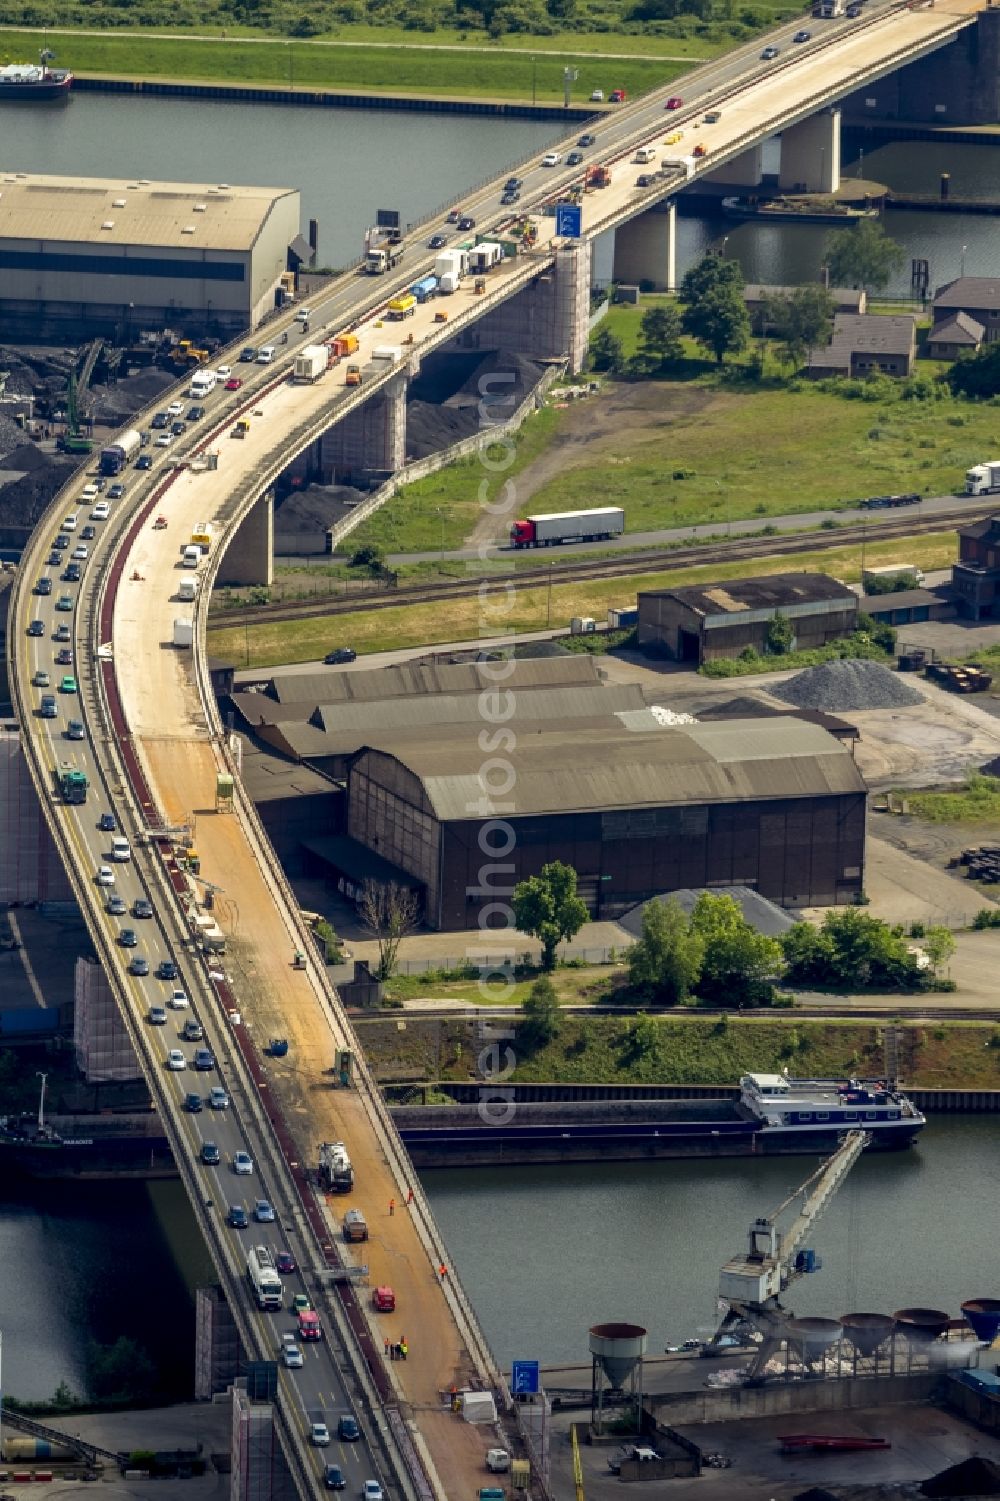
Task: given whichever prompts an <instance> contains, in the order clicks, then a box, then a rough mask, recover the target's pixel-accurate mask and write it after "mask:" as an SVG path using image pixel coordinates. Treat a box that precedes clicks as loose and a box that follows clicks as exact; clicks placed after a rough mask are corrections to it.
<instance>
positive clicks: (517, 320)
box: [444, 241, 591, 375]
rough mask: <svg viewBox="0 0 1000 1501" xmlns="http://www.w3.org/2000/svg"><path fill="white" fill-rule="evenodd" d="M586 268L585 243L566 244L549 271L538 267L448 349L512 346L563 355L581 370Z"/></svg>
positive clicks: (530, 353)
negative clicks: (521, 287) (521, 286)
mask: <svg viewBox="0 0 1000 1501" xmlns="http://www.w3.org/2000/svg"><path fill="white" fill-rule="evenodd" d="M590 267H591V247H590V245H589V243H586V242H584V241H580V242H571V243H570V244H568V245H564V246H563V247H562V249H560V250H558V251H557V252H556V260H555V265H554V267H553V268H552V270H551V271H549V270H544V271H540V272H539V274H538V276H537V277H535V279H534V280H533V281H531V282H529V283H528V285H527V286H526V287H525V288H524V290H523V291H521V292H518V293H517V295H516V296H515V297H511V298H509V299H508V300H507V301H506V302H504V303H501V304H500V306H499V307H496V308H493V309H491V310H490V312H488V313H485V314H484V315H483V317H482V318H480V319H478V320H477V322H476V323H474V324H473V325H472V327H471V328H466V329H463V330H462V332H461V333H460V334H457V335H456V337H455V339H454V340H453V341H452V342H451V343H450V344H449V346H448V347H449V349H452V350H459V349H511V350H516V351H517V353H518V354H523V355H525V356H526V357H527V358H528V359H542V360H555V359H566V360H568V362H569V367H570V370H571V371H572V372H573V374H574V375H577V374H579V372H580V371H581V370H582V369H583V366H584V361H585V360H586V355H587V336H588V327H587V325H588V318H589V314H590V281H591V275H590ZM444 306H447V303H445V304H444Z"/></svg>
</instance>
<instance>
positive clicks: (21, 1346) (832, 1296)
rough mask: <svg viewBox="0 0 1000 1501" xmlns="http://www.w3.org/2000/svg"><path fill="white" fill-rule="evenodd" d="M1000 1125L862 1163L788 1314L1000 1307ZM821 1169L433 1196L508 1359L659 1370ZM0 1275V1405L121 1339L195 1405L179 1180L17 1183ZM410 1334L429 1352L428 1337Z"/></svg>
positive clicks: (8, 1189) (946, 1124)
mask: <svg viewBox="0 0 1000 1501" xmlns="http://www.w3.org/2000/svg"><path fill="white" fill-rule="evenodd" d="M998 1125H1000V1122H998V1120H997V1117H995V1116H994V1117H990V1116H981V1117H968V1116H966V1117H952V1118H947V1117H940V1118H938V1119H937V1120H936V1121H934V1122H933V1123H932V1124H931V1125H930V1126H929V1127H928V1128H927V1130H926V1131H925V1132H924V1134H923V1138H922V1140H921V1142H920V1144H919V1146H918V1147H917V1148H916V1149H915V1150H914V1151H912V1152H907V1153H904V1154H899V1155H896V1154H887V1155H873V1156H867V1157H863V1158H862V1159H861V1161H860V1162H859V1163H858V1164H857V1165H856V1166H855V1168H854V1170H853V1172H852V1173H851V1175H850V1177H849V1178H848V1180H847V1182H846V1184H845V1185H844V1186H843V1187H842V1188H841V1190H840V1193H839V1194H838V1196H837V1198H836V1199H835V1200H834V1202H833V1204H832V1206H831V1207H830V1209H829V1210H828V1211H827V1213H826V1215H825V1217H824V1218H823V1219H822V1221H821V1222H820V1224H819V1226H818V1228H817V1230H816V1232H815V1234H814V1236H813V1237H812V1239H811V1242H810V1243H811V1244H812V1245H813V1246H814V1247H815V1248H816V1249H818V1250H819V1251H820V1253H821V1255H822V1257H823V1261H824V1265H823V1269H822V1271H821V1272H819V1273H818V1274H817V1275H815V1276H813V1277H807V1278H804V1279H803V1280H802V1281H801V1282H799V1283H798V1284H797V1285H796V1287H795V1288H794V1291H793V1295H792V1296H791V1297H790V1298H789V1300H788V1301H789V1303H790V1306H791V1307H793V1308H794V1309H795V1310H796V1311H797V1312H803V1313H821V1314H831V1315H837V1314H841V1313H850V1312H856V1311H859V1310H860V1311H864V1312H885V1313H892V1312H893V1311H894V1310H895V1309H897V1308H902V1307H905V1306H914V1305H920V1306H924V1307H932V1308H943V1309H945V1310H947V1311H948V1312H949V1313H951V1314H953V1315H955V1316H956V1317H957V1315H958V1311H959V1305H960V1304H961V1303H962V1302H963V1301H964V1300H965V1299H966V1298H972V1297H990V1298H994V1297H1000V1265H998V1263H997V1258H996V1244H997V1238H998V1230H1000V1213H998V1208H997V1206H998V1203H1000V1193H998V1189H1000V1165H998V1161H997V1128H998ZM815 1166H816V1161H815V1159H813V1158H808V1157H785V1158H769V1159H767V1160H746V1159H741V1160H738V1161H737V1160H724V1161H717V1162H695V1161H689V1162H661V1163H645V1164H622V1163H608V1164H606V1165H601V1164H593V1165H589V1166H585V1165H579V1164H574V1165H572V1166H568V1167H540V1168H513V1167H511V1168H487V1169H483V1170H482V1171H478V1170H461V1171H455V1172H448V1171H443V1170H436V1171H434V1172H429V1173H427V1174H425V1175H424V1176H423V1183H424V1186H425V1188H426V1190H427V1193H428V1195H429V1198H430V1201H431V1204H432V1206H433V1209H434V1212H435V1215H436V1216H437V1218H438V1221H439V1224H440V1226H441V1230H442V1232H443V1234H444V1237H445V1241H446V1243H447V1244H448V1246H449V1247H450V1254H451V1257H452V1261H453V1265H454V1269H455V1271H456V1273H457V1274H458V1275H459V1276H460V1277H461V1278H462V1281H463V1283H464V1285H465V1287H466V1289H467V1290H468V1292H469V1294H470V1296H471V1298H472V1301H473V1303H474V1305H475V1307H476V1309H477V1311H478V1313H479V1316H480V1318H481V1319H482V1323H483V1327H484V1329H485V1331H486V1334H487V1337H488V1338H489V1340H490V1342H491V1344H492V1346H493V1349H494V1350H495V1352H496V1354H497V1355H498V1356H499V1358H500V1359H501V1361H503V1363H504V1364H507V1363H508V1362H509V1361H510V1360H511V1359H513V1358H523V1359H536V1358H537V1359H541V1360H542V1361H544V1362H562V1361H582V1362H585V1361H586V1360H587V1358H588V1356H587V1329H588V1328H589V1326H590V1325H591V1324H594V1323H603V1322H606V1321H608V1320H618V1319H624V1320H627V1321H629V1322H632V1323H638V1324H643V1325H645V1326H646V1327H647V1328H648V1329H649V1331H650V1342H649V1348H650V1352H651V1353H655V1352H656V1351H658V1350H661V1349H662V1348H663V1346H664V1345H665V1344H667V1343H668V1342H670V1343H672V1342H677V1341H679V1340H681V1339H684V1338H687V1337H688V1336H689V1335H695V1334H704V1333H705V1332H707V1331H708V1330H709V1329H711V1328H712V1327H713V1318H714V1315H715V1306H716V1302H715V1300H716V1289H717V1281H718V1269H719V1268H720V1267H721V1266H722V1264H723V1262H725V1261H726V1260H728V1258H729V1257H730V1256H732V1255H734V1254H735V1253H736V1252H737V1251H739V1250H741V1249H742V1248H743V1245H744V1238H745V1235H746V1230H747V1226H748V1225H749V1223H750V1221H751V1219H752V1218H754V1217H755V1216H756V1215H758V1214H765V1213H768V1212H769V1211H771V1210H773V1209H774V1208H776V1207H777V1205H778V1204H779V1203H781V1201H782V1200H783V1199H784V1198H785V1197H786V1195H787V1194H788V1193H789V1192H790V1191H791V1190H792V1189H793V1188H795V1187H797V1186H798V1184H799V1183H801V1182H802V1181H803V1180H804V1179H805V1178H806V1177H808V1176H809V1174H810V1173H811V1172H812V1171H813V1169H814V1167H815ZM0 1266H3V1268H4V1276H3V1277H2V1278H0V1330H2V1332H3V1335H4V1371H3V1374H4V1387H5V1390H6V1391H7V1392H10V1393H13V1394H14V1395H16V1396H19V1397H44V1396H47V1395H49V1394H50V1393H51V1392H52V1391H54V1390H55V1388H56V1386H57V1385H58V1383H59V1382H60V1381H62V1380H65V1381H68V1382H69V1384H70V1386H72V1387H74V1389H77V1390H79V1389H80V1388H82V1386H83V1384H84V1375H83V1373H84V1369H85V1363H86V1351H87V1342H88V1340H89V1339H91V1338H93V1339H97V1340H98V1341H100V1342H102V1343H106V1344H110V1343H112V1342H113V1341H114V1340H115V1339H116V1338H117V1336H118V1335H119V1334H127V1335H130V1336H131V1337H133V1338H135V1339H137V1340H138V1341H139V1342H140V1343H141V1344H143V1345H144V1346H145V1347H146V1348H147V1349H148V1350H149V1351H150V1353H151V1354H152V1355H153V1356H154V1358H155V1360H156V1362H157V1366H158V1368H159V1370H160V1373H161V1377H162V1382H163V1387H164V1389H165V1390H166V1391H167V1392H169V1393H171V1394H174V1395H178V1396H183V1395H185V1394H188V1393H189V1392H190V1389H191V1382H192V1373H193V1338H194V1303H193V1298H194V1288H195V1287H196V1286H197V1284H198V1282H199V1281H206V1280H211V1271H210V1266H209V1262H208V1258H207V1254H206V1252H205V1249H204V1247H203V1245H202V1242H201V1239H200V1236H199V1233H198V1230H197V1228H196V1226H195V1223H194V1220H193V1218H192V1216H191V1213H190V1211H189V1209H188V1206H187V1201H186V1199H185V1197H184V1191H183V1189H182V1188H181V1186H180V1184H179V1183H158V1184H151V1185H149V1187H148V1188H147V1187H145V1186H143V1185H141V1184H132V1183H121V1184H104V1185H96V1186H84V1185H65V1184H60V1183H51V1184H48V1185H27V1186H25V1185H19V1186H17V1187H12V1186H11V1185H9V1184H8V1185H6V1186H4V1187H2V1188H0ZM408 1335H409V1339H410V1343H411V1348H412V1349H413V1350H414V1352H417V1351H419V1338H420V1330H419V1329H412V1330H408Z"/></svg>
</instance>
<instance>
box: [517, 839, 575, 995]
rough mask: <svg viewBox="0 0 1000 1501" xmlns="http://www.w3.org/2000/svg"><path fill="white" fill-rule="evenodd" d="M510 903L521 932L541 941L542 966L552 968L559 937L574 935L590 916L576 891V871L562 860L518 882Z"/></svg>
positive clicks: (551, 863)
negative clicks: (538, 873)
mask: <svg viewBox="0 0 1000 1501" xmlns="http://www.w3.org/2000/svg"><path fill="white" fill-rule="evenodd" d="M512 906H513V908H514V920H515V922H516V923H517V926H518V927H519V928H520V930H521V932H522V933H530V934H531V936H532V937H533V938H538V939H540V940H541V944H542V968H543V969H555V964H556V948H557V947H558V945H559V943H560V940H562V939H564V938H573V937H574V936H575V935H576V934H577V933H579V931H580V929H581V928H582V927H583V925H584V923H585V922H586V921H587V918H588V916H589V913H588V912H587V908H586V905H585V904H584V903H583V902H582V901H581V900H580V898H579V897H578V896H577V894H576V871H575V870H574V869H573V867H572V865H564V864H563V862H562V861H561V860H552V861H550V863H549V864H548V865H543V866H542V870H541V874H540V875H537V876H529V878H528V880H526V881H520V882H519V883H518V885H517V886H515V887H514V895H513V898H512Z"/></svg>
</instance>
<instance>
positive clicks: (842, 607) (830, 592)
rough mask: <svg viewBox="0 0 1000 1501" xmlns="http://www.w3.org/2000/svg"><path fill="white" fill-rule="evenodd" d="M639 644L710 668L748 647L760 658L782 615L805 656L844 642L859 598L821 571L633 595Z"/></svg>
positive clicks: (852, 627)
mask: <svg viewBox="0 0 1000 1501" xmlns="http://www.w3.org/2000/svg"><path fill="white" fill-rule="evenodd" d="M638 606H639V643H640V645H642V646H645V647H646V648H647V649H648V648H652V649H654V650H659V651H661V652H662V653H663V654H664V655H665V656H668V657H671V658H673V659H674V660H675V661H677V662H691V663H694V664H697V665H699V666H700V665H701V663H702V662H714V661H716V660H718V658H720V657H736V656H739V654H740V652H741V651H743V650H745V649H746V648H747V647H749V648H751V649H752V650H753V651H756V652H759V653H763V652H764V651H765V650H766V647H767V637H768V628H769V626H770V625H771V624H772V622H773V621H774V619H775V617H776V616H778V615H781V616H782V617H783V618H784V619H785V620H787V621H788V623H789V625H790V626H791V628H792V632H793V639H794V646H795V648H796V649H800V650H803V651H806V650H810V649H811V648H812V647H815V646H825V645H826V643H827V642H828V641H835V640H836V639H837V638H838V637H841V636H849V635H850V634H851V632H852V631H853V630H855V629H856V627H857V623H858V596H857V595H856V594H855V593H854V592H853V590H851V589H849V588H848V587H847V585H846V584H842V583H840V582H839V580H837V579H832V578H828V577H827V575H826V574H824V573H776V574H772V575H770V576H765V577H763V578H750V579H728V580H726V581H725V582H724V583H718V584H692V585H690V586H689V587H687V588H678V589H649V590H646V591H645V592H641V593H640V594H639V597H638Z"/></svg>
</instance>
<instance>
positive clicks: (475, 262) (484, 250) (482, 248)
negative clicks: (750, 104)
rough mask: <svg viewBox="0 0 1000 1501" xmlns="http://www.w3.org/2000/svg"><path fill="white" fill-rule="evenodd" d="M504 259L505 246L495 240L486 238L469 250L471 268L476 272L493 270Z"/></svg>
mask: <svg viewBox="0 0 1000 1501" xmlns="http://www.w3.org/2000/svg"><path fill="white" fill-rule="evenodd" d="M502 260H503V246H502V245H497V244H496V243H495V242H494V241H493V240H484V241H483V242H482V244H481V245H476V246H475V247H474V249H472V250H470V251H469V270H470V271H471V272H473V273H474V274H480V275H481V274H482V272H484V271H492V270H493V267H494V266H499V264H500V262H501V261H502Z"/></svg>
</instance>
